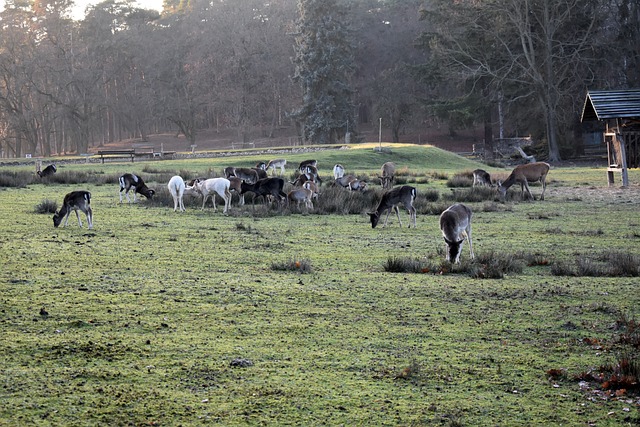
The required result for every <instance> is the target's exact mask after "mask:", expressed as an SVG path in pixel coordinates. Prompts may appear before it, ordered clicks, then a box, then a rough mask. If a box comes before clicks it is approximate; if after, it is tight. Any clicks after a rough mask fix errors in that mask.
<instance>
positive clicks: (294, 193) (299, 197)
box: [287, 188, 313, 209]
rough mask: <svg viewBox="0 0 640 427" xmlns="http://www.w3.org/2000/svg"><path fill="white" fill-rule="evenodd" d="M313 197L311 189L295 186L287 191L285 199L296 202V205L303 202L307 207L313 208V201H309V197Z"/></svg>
mask: <svg viewBox="0 0 640 427" xmlns="http://www.w3.org/2000/svg"><path fill="white" fill-rule="evenodd" d="M312 197H313V191H311V190H309V189H308V188H296V189H293V190H291V191H289V194H287V200H288V201H289V202H297V203H298V207H299V206H300V203H302V202H304V206H305V207H306V208H307V209H313V203H312V202H311V198H312Z"/></svg>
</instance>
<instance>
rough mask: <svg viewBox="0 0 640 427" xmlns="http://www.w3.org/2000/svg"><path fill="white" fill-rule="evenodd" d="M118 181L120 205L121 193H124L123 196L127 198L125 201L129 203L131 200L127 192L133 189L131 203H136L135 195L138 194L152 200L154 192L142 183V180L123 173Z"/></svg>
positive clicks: (136, 176)
mask: <svg viewBox="0 0 640 427" xmlns="http://www.w3.org/2000/svg"><path fill="white" fill-rule="evenodd" d="M119 181H120V203H122V192H123V191H124V195H125V196H126V197H127V201H128V202H129V203H131V199H130V198H129V190H131V189H132V188H133V201H134V202H135V201H136V194H137V193H140V194H142V195H143V196H144V197H146V198H147V199H152V198H153V195H154V194H156V192H155V191H154V190H152V189H150V188H149V187H147V184H145V183H144V181H143V180H142V178H140V177H139V176H138V175H134V174H132V173H125V174H124V175H122V176H121V177H120V179H119Z"/></svg>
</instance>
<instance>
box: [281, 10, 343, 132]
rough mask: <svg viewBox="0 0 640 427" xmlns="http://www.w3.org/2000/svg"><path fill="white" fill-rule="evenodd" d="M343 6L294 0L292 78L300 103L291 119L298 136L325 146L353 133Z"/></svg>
mask: <svg viewBox="0 0 640 427" xmlns="http://www.w3.org/2000/svg"><path fill="white" fill-rule="evenodd" d="M346 12H347V10H346V8H345V7H344V6H343V5H342V4H340V3H339V2H338V1H337V0H299V1H298V13H299V17H298V21H297V22H296V28H297V31H296V37H295V41H296V44H295V51H296V56H295V58H294V64H295V67H296V68H295V74H294V80H295V81H297V82H298V83H299V84H300V85H301V88H302V106H301V108H300V109H298V110H297V111H295V112H294V114H293V115H294V117H295V118H296V119H297V120H298V122H299V123H301V124H302V131H303V138H304V140H305V141H310V142H312V143H316V144H330V143H333V142H335V141H336V140H337V139H338V137H339V135H343V134H344V132H346V131H347V130H349V131H353V126H354V119H353V114H354V106H353V99H352V97H353V89H352V86H351V79H350V78H351V76H352V75H353V72H354V63H353V50H354V47H353V45H352V43H351V34H350V30H349V28H348V25H347V24H346V23H345V17H346V15H347V14H346Z"/></svg>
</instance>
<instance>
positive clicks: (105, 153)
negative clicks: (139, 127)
mask: <svg viewBox="0 0 640 427" xmlns="http://www.w3.org/2000/svg"><path fill="white" fill-rule="evenodd" d="M98 155H99V156H100V160H101V161H102V163H104V159H105V157H107V158H110V157H129V158H131V162H132V163H133V158H134V157H135V155H136V150H98Z"/></svg>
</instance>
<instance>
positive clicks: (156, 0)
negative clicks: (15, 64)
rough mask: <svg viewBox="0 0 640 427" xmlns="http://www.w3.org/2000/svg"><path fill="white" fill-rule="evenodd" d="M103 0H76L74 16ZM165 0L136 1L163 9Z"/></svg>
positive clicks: (1, 1)
mask: <svg viewBox="0 0 640 427" xmlns="http://www.w3.org/2000/svg"><path fill="white" fill-rule="evenodd" d="M101 1H102V0H75V1H74V3H75V7H74V8H73V18H74V19H78V20H80V19H82V18H84V10H85V9H86V7H87V6H88V5H92V4H97V3H100V2H101ZM162 2H163V0H137V1H136V2H135V3H136V4H137V5H138V6H139V7H142V8H144V9H156V10H158V11H161V10H162ZM2 9H4V0H0V10H2Z"/></svg>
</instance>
